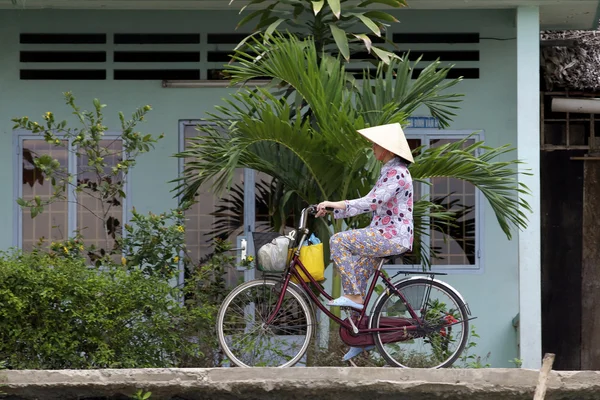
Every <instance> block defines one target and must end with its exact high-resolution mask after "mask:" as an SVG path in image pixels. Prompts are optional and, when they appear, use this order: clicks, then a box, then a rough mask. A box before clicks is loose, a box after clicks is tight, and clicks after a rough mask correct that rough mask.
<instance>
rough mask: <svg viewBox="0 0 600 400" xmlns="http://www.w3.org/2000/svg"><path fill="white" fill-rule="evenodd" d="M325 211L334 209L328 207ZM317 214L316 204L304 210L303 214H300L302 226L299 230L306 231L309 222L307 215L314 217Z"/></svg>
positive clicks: (300, 225)
mask: <svg viewBox="0 0 600 400" xmlns="http://www.w3.org/2000/svg"><path fill="white" fill-rule="evenodd" d="M325 209H326V210H327V211H333V207H326V208H325ZM316 213H317V205H316V204H312V205H310V206H308V207H306V208H304V209H303V210H302V213H301V214H300V224H299V227H298V229H300V230H303V229H306V222H307V220H308V218H307V217H306V215H307V214H311V215H314V214H316Z"/></svg>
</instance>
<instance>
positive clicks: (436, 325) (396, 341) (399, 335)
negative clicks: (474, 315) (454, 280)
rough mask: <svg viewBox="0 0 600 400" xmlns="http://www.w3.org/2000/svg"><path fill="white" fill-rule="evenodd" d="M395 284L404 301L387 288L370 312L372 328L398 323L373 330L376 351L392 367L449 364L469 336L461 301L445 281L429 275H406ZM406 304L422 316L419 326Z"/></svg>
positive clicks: (445, 365)
mask: <svg viewBox="0 0 600 400" xmlns="http://www.w3.org/2000/svg"><path fill="white" fill-rule="evenodd" d="M395 288H396V289H397V290H398V291H399V292H400V293H402V295H403V296H404V298H405V299H406V302H407V303H406V304H404V301H403V300H402V298H401V297H400V296H399V295H398V294H396V293H394V292H392V291H387V292H386V293H384V294H383V295H382V296H381V298H380V299H379V300H378V301H377V305H376V306H375V307H376V308H375V311H374V312H373V315H372V316H371V321H370V326H371V327H372V328H380V327H384V328H389V327H394V326H398V327H399V328H398V330H396V331H392V332H376V333H374V334H373V335H374V340H375V344H376V345H377V348H378V350H379V353H380V354H381V355H382V356H383V357H384V358H385V359H386V361H387V362H388V363H389V364H390V365H391V366H394V367H402V368H445V367H449V366H451V365H452V364H453V363H454V362H455V361H456V360H457V359H458V357H459V356H460V354H461V353H462V351H463V350H464V348H465V345H466V343H467V339H468V332H469V321H468V318H469V317H468V314H467V307H466V305H465V304H464V302H463V301H462V300H461V299H460V297H459V296H457V295H456V293H454V292H453V291H452V290H450V289H448V288H447V287H446V286H445V285H443V284H441V283H439V282H436V281H433V280H431V279H426V278H417V279H409V280H406V281H401V282H399V283H397V284H396V285H395ZM408 307H410V308H412V310H413V311H414V312H415V314H417V315H418V316H419V318H420V319H421V320H422V324H421V325H420V326H419V324H418V323H417V321H416V320H414V319H412V318H411V315H410V313H409V311H408ZM416 326H418V328H417V329H416V330H414V327H416ZM409 327H410V328H409ZM405 328H406V329H405Z"/></svg>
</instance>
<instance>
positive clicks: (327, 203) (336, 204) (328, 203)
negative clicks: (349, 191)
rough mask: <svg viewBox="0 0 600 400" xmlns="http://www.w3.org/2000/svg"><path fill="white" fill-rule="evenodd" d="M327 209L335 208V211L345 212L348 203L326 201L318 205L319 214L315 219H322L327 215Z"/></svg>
mask: <svg viewBox="0 0 600 400" xmlns="http://www.w3.org/2000/svg"><path fill="white" fill-rule="evenodd" d="M326 208H333V209H335V210H345V209H346V202H345V201H324V202H322V203H319V204H318V205H317V213H316V214H315V217H322V216H323V215H325V214H327V210H326Z"/></svg>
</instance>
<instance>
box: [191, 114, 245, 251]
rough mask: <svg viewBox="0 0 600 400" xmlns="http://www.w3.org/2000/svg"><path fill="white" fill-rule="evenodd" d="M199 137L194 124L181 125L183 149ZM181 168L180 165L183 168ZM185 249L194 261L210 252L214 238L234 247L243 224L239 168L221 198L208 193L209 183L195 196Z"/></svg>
mask: <svg viewBox="0 0 600 400" xmlns="http://www.w3.org/2000/svg"><path fill="white" fill-rule="evenodd" d="M199 135H202V132H199V131H198V130H196V124H195V123H190V124H184V125H183V143H182V146H181V147H182V149H185V148H186V147H187V145H188V144H189V143H190V142H189V139H191V138H194V137H197V136H199ZM182 167H183V166H182ZM185 217H186V229H185V232H186V233H185V238H186V247H187V250H188V252H189V255H190V256H191V258H192V260H193V261H194V262H198V261H199V260H201V259H203V258H204V257H206V256H208V255H209V254H211V253H212V250H213V242H214V239H215V238H216V237H218V238H220V239H223V240H227V241H229V242H231V243H233V245H234V246H235V243H236V237H237V236H239V235H243V233H244V232H243V225H244V223H243V221H244V172H243V169H238V170H237V171H236V173H235V176H234V178H233V183H232V188H231V190H230V192H229V193H228V194H227V195H226V196H225V197H223V198H219V197H217V196H216V195H215V194H214V193H212V192H211V190H210V183H207V184H206V185H204V186H203V187H202V188H201V189H200V190H199V191H198V193H197V196H196V203H195V204H194V205H193V206H192V207H191V208H190V209H189V210H188V211H187V212H186V215H185Z"/></svg>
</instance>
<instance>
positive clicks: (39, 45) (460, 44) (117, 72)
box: [19, 33, 480, 80]
mask: <svg viewBox="0 0 600 400" xmlns="http://www.w3.org/2000/svg"><path fill="white" fill-rule="evenodd" d="M246 36H247V33H235V34H232V33H208V34H201V33H117V34H115V35H114V37H112V38H108V37H107V34H104V33H79V34H76V33H68V34H57V33H22V34H21V35H20V46H21V48H20V54H19V62H20V65H19V66H20V68H19V69H20V78H21V79H23V80H106V79H113V80H200V79H207V80H226V79H228V77H227V76H226V75H225V74H224V72H223V71H224V69H226V67H225V66H224V64H227V63H228V62H230V61H231V55H232V53H233V49H234V48H235V46H236V45H237V44H238V43H239V42H240V41H241V40H242V39H243V38H245V37H246ZM372 40H373V42H374V43H378V44H379V45H381V44H382V43H384V40H383V39H381V38H376V37H373V38H372ZM391 40H392V41H393V42H394V45H395V50H396V53H397V54H399V55H404V54H406V53H407V52H408V50H410V53H409V55H408V57H409V59H411V60H413V61H414V60H417V59H418V57H422V58H421V60H422V61H423V62H424V63H429V62H431V61H434V60H437V59H439V60H440V61H442V63H443V65H450V64H454V65H455V66H454V67H453V68H452V69H451V70H450V72H449V74H448V78H450V79H453V78H458V77H463V78H464V79H479V77H480V70H479V61H480V50H479V41H480V37H479V34H478V33H415V34H411V33H394V34H393V35H391ZM372 60H373V56H372V55H371V54H368V53H359V54H355V55H354V56H353V59H352V61H351V62H350V63H349V64H348V66H347V70H348V72H350V73H353V74H355V76H357V77H362V74H363V71H368V72H369V73H370V74H371V75H372V74H374V72H375V69H374V67H373V64H372V63H370V62H369V61H372ZM420 66H421V64H419V66H418V67H420ZM421 71H422V69H420V68H415V70H414V71H413V72H414V75H413V76H417V75H418V74H419V73H420V72H421ZM258 79H260V78H258Z"/></svg>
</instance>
